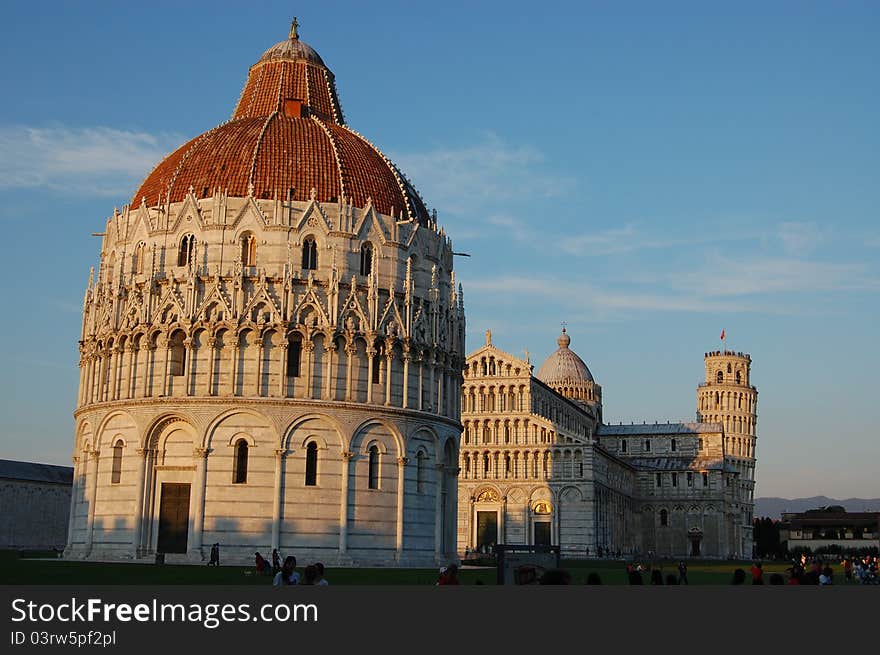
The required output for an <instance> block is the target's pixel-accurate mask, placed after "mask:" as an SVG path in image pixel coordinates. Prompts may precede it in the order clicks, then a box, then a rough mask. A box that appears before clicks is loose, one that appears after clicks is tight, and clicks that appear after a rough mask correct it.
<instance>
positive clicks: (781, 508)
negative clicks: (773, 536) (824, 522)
mask: <svg viewBox="0 0 880 655" xmlns="http://www.w3.org/2000/svg"><path fill="white" fill-rule="evenodd" d="M828 505H842V506H843V507H844V508H845V509H846V511H847V512H880V498H846V499H844V500H838V499H837V498H829V497H828V496H813V497H812V498H755V517H756V518H760V517H762V516H769V517H770V518H772V519H781V518H782V513H783V512H806V511H807V510H808V509H817V508H819V507H827V506H828Z"/></svg>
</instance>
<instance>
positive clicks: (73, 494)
mask: <svg viewBox="0 0 880 655" xmlns="http://www.w3.org/2000/svg"><path fill="white" fill-rule="evenodd" d="M79 461H80V457H79V455H74V456H73V484H72V485H71V487H70V515H69V516H68V517H67V547H68V548H71V547H72V546H73V526H74V523H75V521H74V519H75V518H76V506H77V495H78V494H79V485H80V482H79V474H80V468H79Z"/></svg>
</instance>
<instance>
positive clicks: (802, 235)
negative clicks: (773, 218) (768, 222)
mask: <svg viewBox="0 0 880 655" xmlns="http://www.w3.org/2000/svg"><path fill="white" fill-rule="evenodd" d="M776 236H777V237H778V238H779V240H780V241H782V247H783V249H784V250H785V252H786V253H788V254H790V255H794V256H795V257H803V256H806V255H809V254H810V253H811V252H813V250H815V249H816V247H817V246H818V245H819V244H820V243H822V242H823V241H826V240H827V239H828V237H829V234H828V231H827V230H824V229H822V228H820V227H819V226H818V225H817V224H816V223H812V222H810V223H802V222H798V221H786V222H784V223H780V224H779V225H778V226H777V232H776Z"/></svg>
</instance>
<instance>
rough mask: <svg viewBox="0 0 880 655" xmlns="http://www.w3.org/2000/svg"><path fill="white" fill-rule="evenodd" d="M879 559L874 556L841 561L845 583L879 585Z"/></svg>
mask: <svg viewBox="0 0 880 655" xmlns="http://www.w3.org/2000/svg"><path fill="white" fill-rule="evenodd" d="M878 568H880V558H878V557H877V556H875V555H865V556H864V557H861V558H859V557H856V558H847V559H845V560H843V572H844V576H845V577H846V580H847V582H857V583H859V584H880V570H878Z"/></svg>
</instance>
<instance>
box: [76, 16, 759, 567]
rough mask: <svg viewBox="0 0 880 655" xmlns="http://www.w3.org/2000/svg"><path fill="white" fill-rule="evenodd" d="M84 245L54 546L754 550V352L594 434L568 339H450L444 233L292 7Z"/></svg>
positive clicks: (361, 560) (458, 313) (194, 558)
mask: <svg viewBox="0 0 880 655" xmlns="http://www.w3.org/2000/svg"><path fill="white" fill-rule="evenodd" d="M100 236H102V240H101V250H100V265H99V267H98V269H97V273H95V271H94V269H93V271H92V273H91V274H90V276H89V280H88V285H87V289H86V293H85V298H84V301H83V319H82V335H81V339H80V342H79V352H80V359H79V369H80V378H79V393H78V398H77V407H76V410H75V412H74V418H75V440H74V456H73V461H74V475H73V487H72V498H71V511H70V519H69V525H68V535H67V546H66V548H65V551H64V556H65V557H67V558H72V559H129V560H140V561H154V560H155V559H157V558H159V557H160V556H161V557H162V558H163V559H164V561H169V562H189V563H201V562H203V561H205V559H206V554H207V553H208V552H209V551H210V548H211V546H212V545H213V544H220V546H221V549H222V553H223V555H222V561H223V562H224V563H245V562H252V561H253V558H254V553H255V551H261V552H262V553H263V554H264V556H268V555H269V553H271V551H272V550H274V549H278V550H280V551H282V552H283V553H294V554H295V555H296V556H297V557H298V558H300V559H301V560H303V561H322V562H324V563H325V564H327V565H330V566H346V565H349V566H351V565H357V566H388V565H393V566H435V565H436V564H438V563H446V562H449V561H455V560H457V559H458V558H459V557H460V556H462V555H465V554H467V553H469V552H472V551H480V550H484V551H485V550H488V549H490V548H491V547H492V546H493V545H495V544H501V543H504V544H537V545H541V544H549V545H558V546H560V547H561V550H562V553H563V555H564V556H567V557H589V556H596V555H602V554H608V553H621V554H627V555H630V554H636V553H649V552H651V553H656V554H657V555H670V556H703V557H730V556H733V557H740V556H750V555H751V543H752V535H751V515H752V495H753V486H754V482H753V481H754V475H753V473H754V464H755V459H754V455H755V451H754V448H755V421H756V399H757V391H756V390H755V387H753V386H751V384H750V379H749V375H750V365H751V360H750V358H749V356H748V355H744V354H742V353H734V352H727V351H724V352H713V353H708V354H706V356H705V367H706V381H705V383H704V384H702V385H700V387H699V389H698V391H697V401H698V405H697V407H698V411H697V420H696V421H695V422H694V423H687V424H656V425H607V424H605V423H604V422H603V416H602V388H601V386H600V385H599V384H597V383H596V381H595V380H594V378H593V376H592V374H591V372H590V370H589V369H588V367H587V366H586V364H585V363H584V362H583V360H582V359H581V358H580V357H578V356H577V355H576V354H575V353H574V351H573V350H572V349H571V348H570V346H571V338H570V336H569V335H568V334H567V333H566V331H565V330H563V333H562V334H561V335H560V337H559V340H558V349H557V350H556V351H555V352H554V353H553V354H552V355H551V356H550V357H549V358H548V359H547V361H546V362H544V364H543V365H542V366H541V367H540V368H539V370H538V373H537V375H535V374H533V367H532V365H531V364H530V362H529V361H528V357H526V358H525V359H521V358H518V357H515V356H513V355H511V354H509V353H506V352H504V351H502V350H500V349H498V348H497V347H496V346H495V345H494V344H493V343H492V339H491V334H488V333H487V336H486V342H485V345H483V346H482V347H481V348H479V349H478V350H476V351H474V352H473V353H471V354H470V355H466V350H465V313H464V303H463V298H462V289H461V286H460V285H459V284H458V283H457V282H456V279H455V273H454V271H453V255H454V253H453V249H452V241H451V239H450V238H449V237H448V236H447V235H446V233H445V231H444V230H443V229H441V228H440V227H439V226H438V223H437V217H436V213H434V212H429V211H428V210H427V208H426V206H425V203H424V202H423V200H422V198H421V197H420V195H419V194H418V192H417V191H416V189H415V187H414V186H413V184H412V183H411V182H410V181H409V180H408V179H407V177H406V176H405V175H404V174H403V172H401V171H400V169H399V168H397V166H395V164H394V163H392V162H391V161H390V160H389V159H388V158H387V157H386V156H385V155H384V154H383V153H382V152H381V151H380V150H379V149H378V148H377V147H376V146H375V145H373V144H372V143H371V142H370V141H369V140H367V139H366V138H365V137H363V136H362V135H361V134H359V133H358V132H355V131H354V130H353V129H352V128H351V127H349V126H348V124H347V122H346V120H345V116H344V114H343V111H342V107H341V105H340V102H339V98H338V94H337V90H336V81H335V78H334V75H333V73H332V72H331V71H330V69H329V68H328V67H327V65H326V64H325V63H324V61H323V59H322V58H321V57H320V56H319V55H318V53H317V52H316V51H315V50H314V49H313V48H311V47H310V46H308V45H307V44H306V43H304V42H303V41H302V40H301V39H300V37H299V31H298V25H297V23H296V21H295V20H294V22H293V24H292V26H291V28H290V32H289V35H288V38H286V39H284V40H283V41H281V42H280V43H277V44H275V45H274V46H272V47H270V48H269V49H268V50H266V51H265V52H264V53H263V54H262V56H260V57H259V59H257V61H256V63H254V64H253V65H252V66H251V67H250V69H249V71H248V75H247V79H246V81H245V83H244V88H243V89H242V91H241V94H240V96H239V99H238V102H237V104H236V105H235V108H234V111H233V113H232V117H231V118H230V119H229V120H228V121H226V122H224V123H222V124H221V125H219V126H217V127H214V128H213V129H210V130H208V131H207V132H204V133H203V134H200V135H199V136H196V137H195V138H193V139H191V140H190V141H188V142H187V143H185V144H183V145H182V146H180V147H179V148H178V149H177V150H176V151H175V152H173V153H171V154H170V155H168V156H167V157H166V158H165V159H163V160H162V161H161V162H159V163H158V164H157V165H156V167H155V168H154V169H153V170H152V171H151V172H149V174H148V175H147V176H146V178H145V179H144V180H143V182H142V183H141V184H140V187H139V188H138V189H137V191H135V193H134V194H133V196H132V198H131V200H130V203H129V204H127V205H125V206H124V207H123V208H122V210H121V211H117V210H114V212H113V215H112V216H111V217H110V218H109V219H108V220H107V222H106V224H105V226H104V230H103V232H102V233H100Z"/></svg>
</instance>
